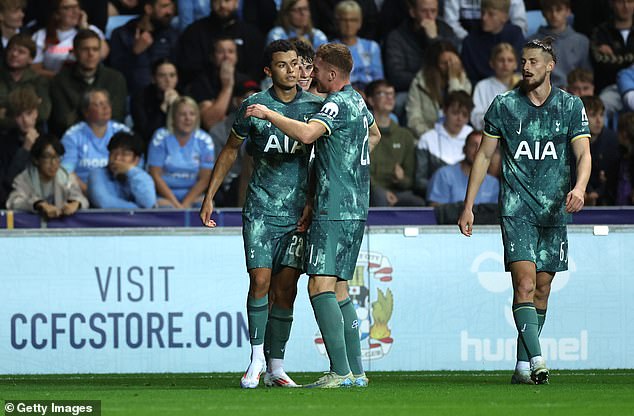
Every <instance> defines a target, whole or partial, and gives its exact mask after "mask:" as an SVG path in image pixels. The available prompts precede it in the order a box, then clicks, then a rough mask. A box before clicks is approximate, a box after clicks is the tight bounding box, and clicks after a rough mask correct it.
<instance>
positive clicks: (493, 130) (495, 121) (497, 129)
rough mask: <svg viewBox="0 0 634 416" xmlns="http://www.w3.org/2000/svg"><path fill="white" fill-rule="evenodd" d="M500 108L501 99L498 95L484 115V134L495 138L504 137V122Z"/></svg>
mask: <svg viewBox="0 0 634 416" xmlns="http://www.w3.org/2000/svg"><path fill="white" fill-rule="evenodd" d="M499 109H500V100H499V97H496V98H495V99H494V100H493V102H492V103H491V105H490V106H489V109H488V110H487V112H486V114H485V115H484V134H485V135H487V136H489V137H491V138H494V139H499V138H501V137H502V129H501V126H502V124H501V119H500V110H499Z"/></svg>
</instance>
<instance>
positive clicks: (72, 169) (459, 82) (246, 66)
mask: <svg viewBox="0 0 634 416" xmlns="http://www.w3.org/2000/svg"><path fill="white" fill-rule="evenodd" d="M126 15H127V17H126ZM633 15H634V0H576V1H574V2H573V1H570V0H541V1H537V0H534V1H529V0H527V1H522V0H481V1H472V0H470V1H466V0H356V1H353V0H343V1H341V0H110V1H107V0H28V1H27V0H0V31H1V36H2V42H1V43H0V68H1V69H0V208H5V207H6V208H7V209H18V210H30V211H33V212H38V213H40V214H41V215H43V216H44V217H46V218H54V217H57V216H60V215H71V214H72V213H74V212H75V211H77V209H86V208H89V207H97V208H126V209H130V208H151V207H174V208H189V207H196V206H199V205H200V203H201V201H202V196H203V192H204V190H205V188H206V186H207V183H208V182H209V178H210V176H211V172H212V169H213V166H214V160H215V157H216V156H217V155H218V153H219V152H220V150H221V148H222V146H223V145H224V143H225V142H226V140H227V136H228V132H229V131H230V129H231V124H232V122H233V119H234V118H235V113H236V110H237V108H238V107H239V106H240V104H241V103H242V101H243V100H244V99H245V98H246V97H248V96H249V95H251V94H253V93H256V92H259V91H261V90H264V89H266V88H268V86H269V85H270V81H268V80H267V79H265V78H264V73H263V72H262V63H261V56H262V52H263V49H264V47H265V45H266V44H267V43H268V42H271V41H273V40H277V39H292V38H297V39H299V40H301V41H303V42H304V43H305V44H307V45H310V46H312V48H316V47H318V46H319V45H321V44H324V43H327V42H337V43H343V44H345V45H347V46H348V48H349V49H350V51H351V53H352V56H353V59H354V68H353V72H352V74H351V84H352V85H353V87H354V88H355V89H357V90H358V91H359V92H361V93H362V95H363V96H364V98H365V99H366V101H367V104H368V106H369V108H371V110H372V112H373V114H374V116H375V120H376V122H377V124H378V126H379V128H380V130H381V135H382V140H381V142H380V143H379V145H378V146H377V147H376V148H375V149H374V150H373V152H372V154H371V159H372V163H371V205H373V206H425V205H431V206H437V205H442V204H455V203H459V202H460V201H461V200H462V199H463V197H464V194H465V189H466V184H467V177H468V175H469V171H470V169H471V168H470V166H471V164H472V162H473V155H474V153H475V150H477V146H478V144H479V140H480V139H481V135H480V134H479V130H481V129H482V126H483V116H484V113H485V112H486V110H487V108H488V106H489V104H490V103H491V102H492V101H493V99H494V97H495V96H496V95H497V94H500V93H504V92H505V91H508V90H510V89H513V88H514V87H515V86H516V84H517V82H518V81H519V80H520V76H519V71H520V70H521V63H520V62H518V56H519V53H520V51H521V48H522V46H523V45H524V43H525V41H527V40H530V39H534V38H544V37H546V36H550V37H552V38H554V43H553V45H554V48H555V50H556V55H557V57H558V61H557V63H556V66H555V70H554V72H553V74H552V81H553V85H555V86H557V87H559V88H562V89H566V90H568V91H569V92H571V93H573V94H575V95H579V96H582V97H583V102H584V105H585V108H586V112H587V117H588V121H589V124H590V130H591V134H592V138H591V152H592V163H593V169H592V176H591V179H590V183H589V185H588V189H587V194H586V205H632V204H634V194H633V193H632V179H633V178H632V175H633V174H634V154H633V144H634V112H632V111H633V110H634V34H633V33H632V30H631V29H632V25H633ZM542 16H543V20H541V19H542ZM535 22H538V23H537V24H536V23H535ZM539 23H541V25H540V24H539ZM116 26H118V27H116ZM113 29H114V30H113ZM302 71H308V73H302V74H300V80H301V77H302V76H303V77H304V78H305V80H308V77H309V74H310V72H309V71H310V68H308V67H307V68H302ZM468 138H469V140H468ZM249 160H250V159H249V151H248V148H245V149H242V151H241V153H240V163H239V164H236V168H235V169H234V170H232V171H231V173H230V175H228V176H227V178H226V180H225V182H224V183H223V186H222V189H221V190H220V192H219V193H218V195H217V198H218V200H217V201H215V202H216V206H241V205H242V203H243V200H244V189H246V187H245V186H244V184H245V182H246V181H248V177H249V175H250V165H249ZM489 174H490V176H489V177H487V189H483V194H482V195H480V197H479V198H478V202H479V203H483V204H486V203H495V202H496V201H497V195H498V192H497V191H498V187H499V183H498V179H497V178H498V177H499V176H500V163H499V157H498V158H496V159H494V160H493V163H492V164H491V167H490V169H489Z"/></svg>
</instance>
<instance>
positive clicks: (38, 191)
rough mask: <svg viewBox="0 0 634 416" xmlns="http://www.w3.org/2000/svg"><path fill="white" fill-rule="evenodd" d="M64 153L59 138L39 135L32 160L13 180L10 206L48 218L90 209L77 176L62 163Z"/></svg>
mask: <svg viewBox="0 0 634 416" xmlns="http://www.w3.org/2000/svg"><path fill="white" fill-rule="evenodd" d="M63 154H64V146H63V145H62V144H61V143H60V142H59V140H57V138H56V137H54V136H51V135H48V134H45V135H42V136H40V137H38V138H37V140H36V141H35V143H34V144H33V147H32V148H31V163H30V164H29V165H28V166H27V168H26V169H25V170H24V171H23V172H22V173H20V174H19V175H18V176H17V177H16V178H15V180H14V181H13V191H12V192H11V194H10V195H9V199H8V200H7V208H8V209H15V210H24V211H31V212H37V213H39V214H40V215H42V216H43V217H44V218H46V219H51V218H58V217H61V216H62V215H73V214H74V213H75V212H77V210H78V209H80V208H88V206H89V205H88V200H87V199H86V197H84V195H83V194H82V192H81V190H80V188H79V185H78V184H77V182H76V181H75V178H74V176H73V175H70V174H69V173H68V172H66V170H65V169H64V168H62V167H60V165H59V161H60V158H61V157H62V155H63Z"/></svg>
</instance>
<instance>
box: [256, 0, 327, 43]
mask: <svg viewBox="0 0 634 416" xmlns="http://www.w3.org/2000/svg"><path fill="white" fill-rule="evenodd" d="M277 18H278V26H275V27H274V28H273V29H271V31H270V32H269V33H268V35H267V36H266V44H267V45H268V44H269V43H271V42H273V41H274V40H280V39H290V38H305V39H306V40H308V41H309V42H310V44H311V45H312V46H313V47H314V48H315V49H317V48H318V47H320V46H321V45H323V44H324V43H328V38H327V37H326V35H325V34H324V32H322V31H321V30H319V29H317V28H315V27H313V21H312V19H311V18H310V5H309V4H308V0H282V7H280V12H279V13H278V15H277Z"/></svg>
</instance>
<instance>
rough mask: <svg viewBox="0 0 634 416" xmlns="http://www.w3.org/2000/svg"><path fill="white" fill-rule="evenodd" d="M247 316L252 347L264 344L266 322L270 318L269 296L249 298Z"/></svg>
mask: <svg viewBox="0 0 634 416" xmlns="http://www.w3.org/2000/svg"><path fill="white" fill-rule="evenodd" d="M247 315H248V319H249V338H250V339H251V345H261V344H264V334H265V332H266V321H267V319H268V317H269V295H268V294H267V295H265V296H264V297H263V298H260V299H256V298H253V297H251V296H248V297H247Z"/></svg>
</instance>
